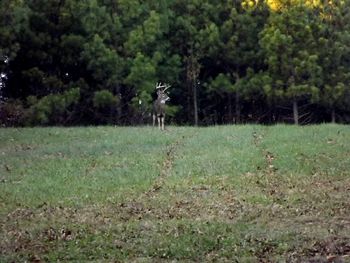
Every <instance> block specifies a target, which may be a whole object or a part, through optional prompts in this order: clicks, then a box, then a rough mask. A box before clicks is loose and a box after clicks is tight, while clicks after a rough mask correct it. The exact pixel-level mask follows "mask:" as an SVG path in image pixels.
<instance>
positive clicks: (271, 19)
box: [0, 0, 350, 124]
mask: <svg viewBox="0 0 350 263" xmlns="http://www.w3.org/2000/svg"><path fill="white" fill-rule="evenodd" d="M321 2H322V1H316V2H315V1H313V2H312V4H311V2H310V1H267V0H266V1H251V0H237V1H228V0H220V1H217V2H213V1H209V0H204V1H199V0H191V1H185V0H172V1H170V0H161V1H155V0H147V1H140V0H130V1H128V0H121V1H118V3H116V2H115V1H112V0H87V1H73V0H66V1H44V0H28V1H22V0H13V1H10V0H3V1H1V3H0V10H1V11H0V74H1V76H6V77H1V78H2V79H3V80H2V81H1V83H0V87H1V90H0V98H2V97H4V98H8V99H13V100H9V101H16V100H17V99H19V100H21V101H22V104H24V105H25V106H28V105H26V103H27V102H26V99H27V97H29V96H34V97H37V98H40V99H38V102H37V103H35V104H38V103H39V101H40V100H41V99H42V98H44V97H48V98H49V99H47V100H49V101H52V102H49V101H48V102H44V101H43V102H41V104H40V107H39V105H38V107H39V108H40V109H38V112H41V113H43V112H46V113H45V114H38V116H39V115H40V116H41V117H38V119H41V120H42V121H39V122H43V123H49V124H62V123H61V121H62V120H63V119H65V118H63V119H62V118H61V117H59V116H57V118H53V117H48V115H50V114H56V113H57V114H58V115H61V114H63V113H62V110H60V108H65V107H64V106H65V105H64V104H65V103H64V102H62V101H61V100H60V99H58V98H56V97H55V95H53V94H63V93H64V92H66V91H68V90H70V89H71V87H75V86H77V87H80V92H81V94H82V96H84V98H86V99H84V100H79V101H78V103H77V104H76V105H75V107H74V109H71V110H72V112H70V116H69V119H71V120H72V123H75V124H83V123H84V124H88V123H92V122H94V123H96V121H97V120H99V119H105V121H104V122H103V123H115V124H125V123H133V122H134V120H133V115H134V111H135V108H138V107H139V106H138V104H137V103H138V101H139V100H140V97H142V98H141V100H142V101H145V103H146V104H144V105H145V106H146V105H147V107H145V109H142V111H143V110H149V108H150V107H149V105H150V104H151V98H154V97H155V91H154V87H155V83H157V82H167V83H169V84H171V85H172V89H171V98H172V99H171V101H170V103H171V104H173V105H171V107H173V108H178V109H179V110H178V111H176V116H174V117H175V118H174V119H176V120H178V121H179V123H188V122H190V121H191V118H193V116H197V115H198V116H199V123H200V122H201V119H203V122H207V119H208V118H209V119H210V118H212V119H214V120H215V121H214V122H215V123H216V122H217V121H218V120H220V122H226V121H227V120H232V119H234V118H235V119H236V120H237V121H239V120H240V119H241V120H242V121H248V120H249V121H251V117H249V116H252V115H254V116H257V117H256V118H255V119H254V121H260V120H261V118H259V117H258V116H262V115H266V114H265V113H266V112H269V114H268V115H270V116H268V117H267V118H266V119H265V120H263V122H271V121H272V119H274V118H272V115H274V114H275V113H276V112H274V111H275V110H276V108H288V107H289V108H290V111H291V101H294V102H297V103H299V105H300V106H301V108H306V109H307V111H310V112H309V113H310V114H309V115H312V116H313V117H312V119H311V120H310V121H311V122H312V121H315V122H319V121H325V120H327V119H328V117H327V114H328V112H329V110H337V112H338V115H339V117H341V118H339V119H342V120H343V121H344V122H347V121H349V120H350V118H349V110H348V109H349V101H350V98H349V94H350V91H349V87H350V71H349V68H350V66H349V65H350V62H349V56H350V48H349V45H348V43H349V41H350V27H349V23H347V21H348V20H349V18H350V7H349V6H350V2H349V0H344V1H332V2H327V1H323V2H322V3H321ZM198 83H201V84H199V85H198ZM202 84H203V85H202ZM101 90H106V91H108V92H110V94H114V95H115V96H117V97H118V99H120V100H121V103H118V104H117V105H116V106H115V107H112V108H110V109H109V110H106V109H104V110H102V109H100V110H99V111H97V112H94V111H93V110H91V109H92V108H93V106H94V105H93V104H94V98H95V96H96V94H95V92H98V91H101ZM51 95H52V96H53V97H50V96H51ZM226 95H227V96H226ZM9 103H10V102H9ZM28 103H29V102H28ZM52 103H57V105H58V106H57V107H58V109H55V110H52V108H53V106H50V105H51V104H52ZM253 104H258V105H260V106H259V108H255V106H254V105H253ZM311 104H312V105H313V106H312V107H311V108H309V105H311ZM29 105H33V103H29ZM14 106H15V105H14ZM195 108H196V110H195ZM232 109H235V112H233V111H232ZM315 109H317V112H314V113H311V111H314V110H315ZM194 111H197V113H196V114H195V113H194ZM50 112H51V113H50ZM53 112H56V113H53ZM96 113H97V114H98V115H99V116H98V117H96ZM145 114H146V113H145ZM280 114H281V117H280V118H279V120H284V119H287V118H288V115H289V114H290V113H288V111H284V112H280ZM234 115H237V116H234ZM240 115H242V116H240ZM282 115H283V116H282ZM25 116H27V115H25ZM113 116H115V117H113ZM316 116H318V117H316ZM204 120H205V121H204ZM277 121H278V120H277ZM28 123H32V121H31V120H29V119H28ZM34 123H35V121H34Z"/></svg>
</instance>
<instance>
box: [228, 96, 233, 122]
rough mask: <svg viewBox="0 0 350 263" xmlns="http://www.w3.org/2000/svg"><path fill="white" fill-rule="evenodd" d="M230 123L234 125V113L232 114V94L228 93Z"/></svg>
mask: <svg viewBox="0 0 350 263" xmlns="http://www.w3.org/2000/svg"><path fill="white" fill-rule="evenodd" d="M228 123H229V124H232V123H233V112H232V93H228Z"/></svg>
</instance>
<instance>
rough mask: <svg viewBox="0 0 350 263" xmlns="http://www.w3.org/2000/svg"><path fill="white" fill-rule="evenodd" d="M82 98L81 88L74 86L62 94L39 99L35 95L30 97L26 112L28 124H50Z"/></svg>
mask: <svg viewBox="0 0 350 263" xmlns="http://www.w3.org/2000/svg"><path fill="white" fill-rule="evenodd" d="M79 99H80V90H79V88H73V89H71V90H68V91H66V92H64V93H62V94H50V95H48V96H45V97H42V98H40V99H37V98H35V97H33V96H30V97H28V99H27V101H28V104H29V105H30V107H29V108H28V109H27V112H26V118H27V119H26V120H25V123H26V124H31V125H37V124H39V125H40V124H49V123H50V122H52V121H54V120H55V119H57V118H61V117H64V116H63V115H64V114H65V113H66V112H67V111H68V110H69V108H70V107H71V106H73V105H74V104H77V103H78V101H79Z"/></svg>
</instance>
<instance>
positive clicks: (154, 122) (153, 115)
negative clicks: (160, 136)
mask: <svg viewBox="0 0 350 263" xmlns="http://www.w3.org/2000/svg"><path fill="white" fill-rule="evenodd" d="M152 117H153V127H154V125H156V115H155V114H152Z"/></svg>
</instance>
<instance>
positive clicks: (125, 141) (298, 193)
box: [0, 125, 350, 262]
mask: <svg viewBox="0 0 350 263" xmlns="http://www.w3.org/2000/svg"><path fill="white" fill-rule="evenodd" d="M0 224H1V229H0V262H12V261H15V262H17V261H19V262H22V261H26V260H27V261H37V262H39V261H42V262H53V261H58V260H60V261H73V262H82V261H102V262H104V261H107V262H114V261H116V262H119V261H133V262H168V261H174V260H175V261H181V262H183V261H185V262H191V261H195V262H203V261H207V262H213V261H216V262H225V261H227V262H309V261H314V262H322V261H324V262H327V261H337V262H348V261H350V127H349V126H342V125H318V126H304V127H295V126H285V125H277V126H255V125H247V126H243V125H242V126H219V127H208V128H190V127H169V128H168V130H167V131H165V132H160V131H158V130H157V129H152V128H150V127H140V128H132V127H128V128H125V127H118V128H115V127H87V128H86V127H85V128H25V129H0Z"/></svg>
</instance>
